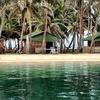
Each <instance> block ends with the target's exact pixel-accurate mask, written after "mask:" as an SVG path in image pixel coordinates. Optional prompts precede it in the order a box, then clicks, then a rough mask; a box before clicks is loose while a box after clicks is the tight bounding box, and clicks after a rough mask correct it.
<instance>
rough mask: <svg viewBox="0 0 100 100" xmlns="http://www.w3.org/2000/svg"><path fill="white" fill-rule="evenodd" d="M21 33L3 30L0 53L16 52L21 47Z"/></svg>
mask: <svg viewBox="0 0 100 100" xmlns="http://www.w3.org/2000/svg"><path fill="white" fill-rule="evenodd" d="M19 38H20V35H19V34H18V33H16V32H9V31H2V34H1V37H0V53H1V54H2V53H15V52H17V50H18V49H19Z"/></svg>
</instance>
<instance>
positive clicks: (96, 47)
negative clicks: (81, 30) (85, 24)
mask: <svg viewBox="0 0 100 100" xmlns="http://www.w3.org/2000/svg"><path fill="white" fill-rule="evenodd" d="M83 40H84V41H87V43H88V46H87V47H84V48H83V52H84V53H89V52H90V46H91V41H92V36H88V37H86V38H84V39H83ZM93 52H94V53H100V32H98V33H96V34H95V35H94V44H93Z"/></svg>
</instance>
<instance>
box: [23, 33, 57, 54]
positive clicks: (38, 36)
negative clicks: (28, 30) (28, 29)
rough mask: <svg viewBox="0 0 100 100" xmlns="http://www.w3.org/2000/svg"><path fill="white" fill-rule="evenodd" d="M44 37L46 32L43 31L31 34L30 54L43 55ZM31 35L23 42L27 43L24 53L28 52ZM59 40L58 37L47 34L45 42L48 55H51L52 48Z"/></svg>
mask: <svg viewBox="0 0 100 100" xmlns="http://www.w3.org/2000/svg"><path fill="white" fill-rule="evenodd" d="M43 37H44V32H41V31H36V32H34V33H32V34H31V41H32V42H31V44H30V45H31V46H30V47H31V48H30V50H29V51H30V53H37V54H39V53H42V42H43ZM28 38H29V35H25V36H24V37H23V40H24V42H25V47H24V52H25V53H26V52H27V48H26V47H28V46H27V44H28V43H29V42H28V40H29V39H28ZM58 39H59V38H58V37H56V36H55V35H53V34H52V33H49V32H47V33H46V37H45V41H46V48H45V51H46V53H50V52H51V48H53V47H54V42H55V41H57V40H58Z"/></svg>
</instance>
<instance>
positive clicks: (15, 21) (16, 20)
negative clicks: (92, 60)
mask: <svg viewBox="0 0 100 100" xmlns="http://www.w3.org/2000/svg"><path fill="white" fill-rule="evenodd" d="M99 21H100V1H99V0H0V36H1V35H2V32H3V31H6V32H9V33H12V32H16V33H17V34H19V35H20V37H21V38H20V40H21V42H22V41H23V36H24V35H27V33H28V34H30V35H29V41H30V43H31V40H32V39H31V34H32V33H34V32H35V31H36V30H41V31H42V32H44V34H43V42H42V48H45V46H46V34H47V33H52V34H53V35H54V36H57V37H59V38H60V39H61V40H63V39H65V38H66V39H67V38H68V36H69V35H70V34H72V35H73V38H72V41H71V43H70V44H69V46H68V48H67V49H69V48H70V46H71V44H73V51H74V49H75V41H76V40H75V36H77V42H78V52H80V51H81V49H82V48H83V36H84V31H85V30H88V33H90V34H91V35H92V39H91V40H92V42H91V49H92V47H93V44H94V38H93V37H94V35H95V33H96V32H97V31H98V30H99V26H100V23H99ZM61 43H62V42H61Z"/></svg>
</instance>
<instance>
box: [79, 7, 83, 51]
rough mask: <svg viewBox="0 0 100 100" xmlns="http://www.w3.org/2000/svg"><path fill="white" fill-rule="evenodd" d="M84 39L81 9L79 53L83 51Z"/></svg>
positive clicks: (81, 11) (81, 12) (81, 10)
mask: <svg viewBox="0 0 100 100" xmlns="http://www.w3.org/2000/svg"><path fill="white" fill-rule="evenodd" d="M82 37H83V7H82V5H81V9H80V41H79V52H81V51H82V44H83V43H82Z"/></svg>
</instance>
